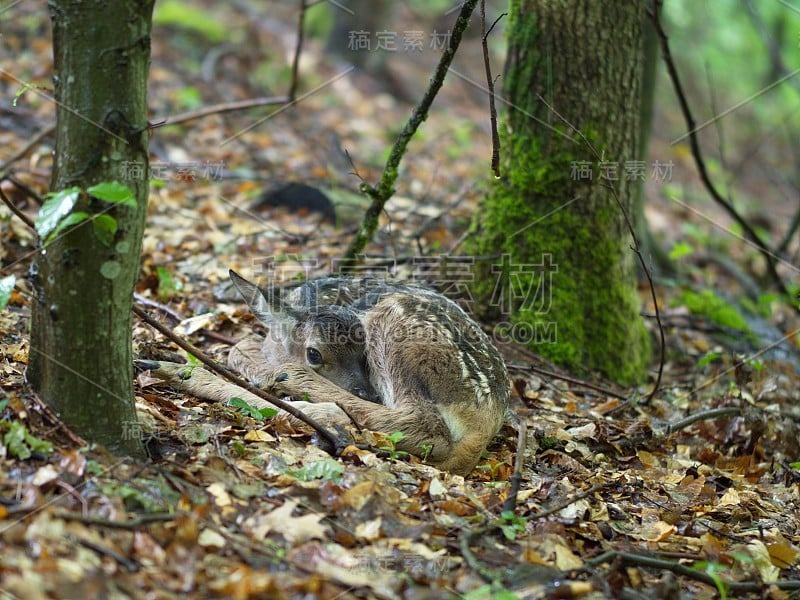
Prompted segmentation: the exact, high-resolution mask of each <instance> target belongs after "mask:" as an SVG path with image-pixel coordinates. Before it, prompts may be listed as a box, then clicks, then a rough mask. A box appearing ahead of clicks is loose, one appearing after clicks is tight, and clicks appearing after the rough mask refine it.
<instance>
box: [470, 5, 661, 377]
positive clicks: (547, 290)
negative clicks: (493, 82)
mask: <svg viewBox="0 0 800 600" xmlns="http://www.w3.org/2000/svg"><path fill="white" fill-rule="evenodd" d="M643 10H644V2H643V0H641V1H638V2H582V1H580V0H561V1H555V0H512V1H511V7H510V23H509V34H508V39H509V52H508V59H507V63H506V73H505V78H504V92H505V95H506V97H507V99H508V101H509V103H510V104H509V108H508V113H507V115H506V118H505V123H504V125H505V126H504V127H503V132H502V134H503V139H502V141H503V144H502V150H501V155H502V171H503V178H502V179H501V180H499V181H496V182H495V183H494V184H493V185H492V187H491V189H490V190H489V193H488V197H487V199H486V201H485V203H484V205H483V206H482V207H481V209H480V210H479V213H478V215H477V217H476V221H475V222H476V232H475V233H476V235H475V237H474V238H473V239H472V242H471V243H472V246H471V250H472V251H473V252H474V253H475V254H476V255H483V256H485V255H498V254H499V255H501V258H500V259H499V260H498V261H496V262H495V264H494V265H489V264H481V265H478V275H477V276H476V278H475V284H474V290H475V292H476V297H477V298H478V299H480V300H482V301H483V302H482V303H484V304H486V305H488V306H489V307H490V308H491V309H492V310H493V311H494V315H495V316H499V315H502V317H503V318H505V319H507V321H508V324H507V325H508V326H507V327H506V328H505V330H504V333H505V335H508V336H509V337H511V338H512V339H514V340H515V341H521V342H525V343H527V344H528V345H529V346H530V347H532V348H534V349H535V350H536V351H537V352H539V353H540V354H542V355H544V356H546V357H548V358H550V359H552V360H554V361H556V362H559V363H562V364H564V365H567V366H571V367H579V366H582V367H585V368H589V369H594V370H599V371H601V372H603V373H604V374H606V375H607V376H610V377H611V378H613V379H616V380H617V381H620V382H623V383H630V382H634V381H638V380H641V379H642V377H643V375H644V372H645V368H646V365H647V364H648V361H649V358H650V343H649V338H648V335H647V332H646V330H645V328H644V326H643V323H642V320H641V318H640V316H639V311H640V301H639V298H638V295H637V290H636V277H635V273H636V271H635V264H634V259H635V256H634V255H633V253H632V252H631V250H630V246H631V243H632V239H631V235H630V233H629V231H628V229H627V227H626V225H625V218H624V216H623V214H622V213H621V211H620V210H619V208H618V206H617V204H616V202H615V200H614V198H613V196H612V195H611V193H610V192H609V190H608V187H609V186H612V187H613V188H614V189H615V190H616V193H617V194H618V196H619V199H620V201H621V203H622V205H623V206H624V207H625V210H626V212H627V214H628V215H629V217H630V218H631V219H632V220H635V217H636V212H637V211H636V210H635V197H636V190H637V185H638V180H639V179H640V178H641V177H644V176H646V175H647V173H648V170H647V166H646V165H645V164H642V163H641V162H636V161H638V160H640V159H639V152H640V150H639V123H640V105H641V103H640V99H641V74H642V62H641V61H642V55H641V48H642V39H641V36H642V25H643V12H642V11H643ZM540 97H541V99H540ZM548 104H549V105H550V107H552V109H553V110H551V108H549V107H548V106H547V105H548ZM554 111H557V112H558V114H559V115H561V116H562V117H563V118H564V119H565V120H566V121H568V122H569V124H570V125H571V126H572V127H575V128H577V129H579V130H580V131H581V132H582V133H583V135H584V136H585V137H586V138H588V140H589V141H590V142H591V144H592V145H593V146H594V147H595V148H596V149H597V151H598V152H599V153H600V154H601V155H602V161H600V160H598V158H597V157H595V156H594V155H593V153H592V152H590V151H589V149H588V148H587V145H586V144H585V143H584V141H583V140H582V138H581V137H580V136H578V135H577V134H576V132H575V131H574V130H572V127H571V126H568V125H566V124H565V123H564V121H562V119H561V118H559V116H557V115H556V114H554ZM501 329H502V328H501Z"/></svg>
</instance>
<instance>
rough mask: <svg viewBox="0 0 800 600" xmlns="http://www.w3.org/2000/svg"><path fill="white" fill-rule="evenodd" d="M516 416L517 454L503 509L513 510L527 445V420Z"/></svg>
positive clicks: (515, 504)
mask: <svg viewBox="0 0 800 600" xmlns="http://www.w3.org/2000/svg"><path fill="white" fill-rule="evenodd" d="M514 416H515V417H516V418H515V419H514V420H515V421H516V426H517V456H516V458H515V460H514V474H513V475H512V476H511V489H509V490H508V496H506V499H505V502H503V510H504V511H505V510H508V511H511V512H514V511H515V510H516V508H517V496H518V495H519V488H520V486H521V485H522V467H523V466H524V465H525V448H526V447H527V446H528V422H527V420H526V419H520V418H519V417H518V416H516V415H514Z"/></svg>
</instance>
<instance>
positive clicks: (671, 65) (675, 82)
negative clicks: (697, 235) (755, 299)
mask: <svg viewBox="0 0 800 600" xmlns="http://www.w3.org/2000/svg"><path fill="white" fill-rule="evenodd" d="M647 12H648V15H649V16H650V19H651V21H652V22H653V26H654V27H655V30H656V35H657V36H658V40H659V42H660V44H661V55H662V57H663V58H664V63H665V64H666V66H667V72H668V73H669V78H670V80H671V81H672V86H673V87H674V88H675V95H676V96H677V97H678V104H680V107H681V112H682V113H683V118H684V120H685V121H686V128H687V130H688V133H687V135H688V136H689V146H690V148H691V150H692V157H693V158H694V162H695V165H696V166H697V170H698V172H699V174H700V179H701V180H702V182H703V185H704V186H705V188H706V190H707V191H708V193H709V194H711V197H712V198H713V199H714V200H715V201H716V202H717V204H719V205H720V206H722V208H724V209H725V211H726V212H727V213H728V215H729V216H730V217H731V218H732V219H733V220H734V221H736V223H738V224H739V226H740V227H741V228H742V231H743V232H744V234H745V236H746V237H747V238H748V239H749V240H750V241H751V242H752V243H753V244H755V246H756V247H757V249H758V251H759V252H760V253H761V255H762V256H763V257H764V260H765V261H766V263H767V271H768V272H769V275H770V278H771V279H772V280H773V283H774V284H775V285H776V286H777V287H778V289H779V290H780V291H781V293H783V295H784V296H785V297H786V298H787V299H789V301H790V302H791V297H792V296H791V294H790V293H789V290H788V288H787V287H786V284H785V283H784V281H783V279H781V276H780V275H779V274H778V271H777V269H776V267H775V264H776V262H777V261H776V258H775V254H774V253H773V252H772V251H771V250H770V249H769V248H768V247H767V245H766V243H765V242H764V241H762V240H761V236H759V235H758V233H757V232H756V231H755V230H754V229H753V228H752V227H751V226H750V224H749V223H748V222H747V220H746V219H744V217H742V215H740V214H739V213H738V211H737V210H736V209H735V208H734V207H733V205H732V204H731V203H730V202H728V200H727V199H725V198H724V197H723V196H722V195H721V194H720V193H719V191H718V190H717V188H716V186H714V183H713V182H712V181H711V177H710V176H709V174H708V170H707V169H706V163H705V160H704V159H703V154H702V152H701V150H700V142H699V140H698V137H697V124H696V123H695V120H694V116H693V115H692V110H691V108H690V107H689V102H688V100H687V99H686V94H685V93H684V90H683V84H682V83H681V80H680V76H679V75H678V69H677V67H676V66H675V61H674V60H673V58H672V52H671V50H670V47H669V39H668V38H667V34H666V33H665V32H664V28H663V27H662V25H661V18H660V15H659V9H658V6H656V7H655V8H654V9H653V10H650V9H648V10H647ZM790 305H791V304H790ZM794 308H795V310H800V308H799V307H794Z"/></svg>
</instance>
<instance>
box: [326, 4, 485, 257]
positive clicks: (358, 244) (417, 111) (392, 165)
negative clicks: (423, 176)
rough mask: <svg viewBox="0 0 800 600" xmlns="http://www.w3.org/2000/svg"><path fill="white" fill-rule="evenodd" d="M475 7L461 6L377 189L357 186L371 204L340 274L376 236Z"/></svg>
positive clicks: (388, 160) (387, 162)
mask: <svg viewBox="0 0 800 600" xmlns="http://www.w3.org/2000/svg"><path fill="white" fill-rule="evenodd" d="M477 3H478V0H466V1H465V2H464V3H463V4H462V6H461V12H460V13H459V15H458V19H457V20H456V24H455V26H454V27H453V31H452V33H451V35H450V43H449V44H448V47H447V48H446V49H445V50H444V52H443V54H442V57H441V58H440V59H439V64H438V65H437V66H436V71H435V72H434V74H433V77H431V81H430V83H429V84H428V89H427V90H425V94H424V95H423V96H422V100H420V102H419V104H417V106H416V107H415V108H414V112H413V113H412V114H411V117H410V118H409V119H408V121H407V122H406V124H405V127H403V131H402V132H401V133H400V135H399V136H398V137H397V140H396V141H395V143H394V146H393V147H392V152H391V154H390V155H389V158H388V159H387V161H386V166H385V167H384V168H383V173H382V175H381V179H380V181H379V182H378V185H377V186H371V185H369V184H367V183H362V184H361V186H360V187H361V191H362V192H364V193H365V194H367V196H369V197H370V198H371V199H372V203H371V204H370V206H369V208H368V209H367V212H366V213H365V215H364V220H363V221H362V223H361V225H360V226H359V228H358V231H357V232H356V235H355V237H354V238H353V241H352V242H351V243H350V246H349V247H348V248H347V251H346V252H345V254H344V258H343V260H342V270H343V271H345V272H346V271H352V270H353V268H354V267H355V266H356V263H357V259H358V256H359V255H360V254H362V253H363V252H364V248H365V247H366V245H367V244H368V243H369V241H370V240H371V239H372V237H373V236H374V235H375V230H376V229H377V228H378V218H379V217H380V215H381V213H382V212H383V207H384V206H385V204H386V202H387V201H388V200H389V198H391V197H392V195H393V194H394V182H395V181H396V180H397V177H398V174H399V167H400V161H401V160H402V158H403V155H404V154H405V153H406V149H407V148H408V144H409V142H410V141H411V138H412V137H413V136H414V134H415V133H416V131H417V129H418V128H419V126H420V125H421V124H422V122H423V121H424V120H425V119H426V118H427V116H428V111H429V110H430V107H431V104H433V100H434V98H436V95H437V94H438V93H439V90H440V89H441V87H442V84H443V83H444V78H445V75H446V74H447V70H448V68H449V67H450V63H452V62H453V58H454V57H455V54H456V50H457V49H458V46H459V44H460V43H461V36H462V34H463V33H464V30H465V29H466V28H467V26H468V25H469V18H470V15H471V14H472V11H473V10H474V9H475V5H476V4H477Z"/></svg>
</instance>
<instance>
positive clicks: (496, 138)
mask: <svg viewBox="0 0 800 600" xmlns="http://www.w3.org/2000/svg"><path fill="white" fill-rule="evenodd" d="M506 14H508V13H501V14H500V16H499V17H497V18H496V19H495V20H494V23H492V26H491V27H489V31H486V0H481V36H482V46H483V68H484V69H485V70H486V89H487V90H488V91H489V119H490V122H491V127H492V173H494V176H495V177H496V178H497V179H500V134H499V133H498V132H497V106H495V102H494V79H492V66H491V64H490V63H489V43H488V41H487V40H488V38H489V34H490V33H491V32H492V29H494V27H495V25H497V24H498V23H499V22H500V19H502V18H503V17H505V16H506Z"/></svg>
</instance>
